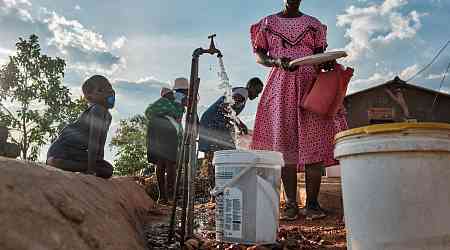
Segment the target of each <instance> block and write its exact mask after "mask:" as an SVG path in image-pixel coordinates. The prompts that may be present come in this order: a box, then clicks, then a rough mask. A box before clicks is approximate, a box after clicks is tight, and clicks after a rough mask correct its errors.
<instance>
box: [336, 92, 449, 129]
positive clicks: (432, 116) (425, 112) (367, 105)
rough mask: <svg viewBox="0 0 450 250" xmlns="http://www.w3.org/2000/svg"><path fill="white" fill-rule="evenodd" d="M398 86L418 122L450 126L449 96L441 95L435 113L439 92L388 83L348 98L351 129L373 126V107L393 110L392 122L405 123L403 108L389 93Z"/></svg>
mask: <svg viewBox="0 0 450 250" xmlns="http://www.w3.org/2000/svg"><path fill="white" fill-rule="evenodd" d="M398 86H401V87H402V92H403V96H404V99H405V101H406V104H407V106H408V108H409V113H410V118H411V119H417V121H419V122H445V123H450V97H449V96H446V95H439V97H438V99H437V102H436V105H435V107H434V109H433V112H431V107H432V104H433V101H434V99H435V97H436V95H435V93H433V92H429V91H426V90H422V89H419V88H415V87H414V86H410V85H405V84H402V85H396V84H391V85H389V84H388V85H383V86H380V87H378V88H374V89H371V90H367V91H363V92H360V93H357V94H354V95H351V96H348V97H346V99H345V101H344V105H345V107H346V108H347V113H348V115H347V119H348V123H349V127H350V128H356V127H361V126H367V125H369V124H370V121H369V115H368V111H369V109H371V108H392V109H393V111H394V116H393V117H392V121H393V122H402V121H404V120H405V119H406V117H405V116H404V115H403V111H402V108H401V107H400V105H398V104H397V103H396V102H395V101H394V100H392V98H391V97H390V96H389V95H388V94H387V93H386V89H387V88H389V89H392V88H396V87H398ZM385 122H389V121H385Z"/></svg>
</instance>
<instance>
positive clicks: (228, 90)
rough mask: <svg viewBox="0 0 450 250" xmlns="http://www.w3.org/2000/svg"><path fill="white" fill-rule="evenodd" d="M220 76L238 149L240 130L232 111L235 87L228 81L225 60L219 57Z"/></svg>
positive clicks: (234, 113)
mask: <svg viewBox="0 0 450 250" xmlns="http://www.w3.org/2000/svg"><path fill="white" fill-rule="evenodd" d="M218 75H219V80H220V84H219V89H223V90H224V96H225V100H224V104H225V110H226V111H227V114H225V116H226V117H228V118H229V120H230V124H229V125H230V126H231V127H232V128H233V129H232V131H231V136H232V138H233V142H234V145H236V147H238V145H239V140H238V131H239V129H238V126H237V124H238V123H237V116H236V112H235V111H234V109H232V106H233V105H234V100H233V86H231V84H230V79H228V75H227V72H226V70H225V66H224V64H223V59H222V57H221V56H219V72H218Z"/></svg>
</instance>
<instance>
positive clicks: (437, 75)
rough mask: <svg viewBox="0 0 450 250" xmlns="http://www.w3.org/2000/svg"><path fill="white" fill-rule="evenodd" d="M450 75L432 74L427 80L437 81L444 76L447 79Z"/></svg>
mask: <svg viewBox="0 0 450 250" xmlns="http://www.w3.org/2000/svg"><path fill="white" fill-rule="evenodd" d="M449 75H450V74H449V73H442V74H430V75H428V76H427V77H426V79H428V80H436V79H439V80H441V79H442V78H443V77H444V76H445V77H446V78H447V77H449Z"/></svg>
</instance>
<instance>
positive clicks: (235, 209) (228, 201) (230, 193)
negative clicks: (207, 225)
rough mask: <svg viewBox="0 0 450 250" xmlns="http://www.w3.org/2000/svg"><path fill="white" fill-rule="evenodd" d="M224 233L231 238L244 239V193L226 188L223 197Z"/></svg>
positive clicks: (237, 189) (236, 189)
mask: <svg viewBox="0 0 450 250" xmlns="http://www.w3.org/2000/svg"><path fill="white" fill-rule="evenodd" d="M223 213H224V222H223V231H224V236H225V237H229V238H238V239H239V238H241V237H242V191H241V190H240V189H239V188H226V189H225V190H224V195H223Z"/></svg>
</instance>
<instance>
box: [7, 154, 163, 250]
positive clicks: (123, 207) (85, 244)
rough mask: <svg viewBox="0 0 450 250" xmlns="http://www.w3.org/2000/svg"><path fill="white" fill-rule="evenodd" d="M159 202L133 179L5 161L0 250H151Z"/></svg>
mask: <svg viewBox="0 0 450 250" xmlns="http://www.w3.org/2000/svg"><path fill="white" fill-rule="evenodd" d="M152 211H154V203H153V201H152V200H151V199H150V198H149V197H148V195H147V194H146V193H145V191H144V190H143V189H142V188H141V186H139V185H138V184H136V183H135V182H134V180H133V179H130V178H112V179H110V180H104V179H101V178H97V177H94V176H90V175H89V176H88V175H82V174H75V173H69V172H62V171H59V170H56V169H53V168H50V167H42V166H37V165H36V164H31V163H25V162H21V161H16V160H11V159H6V158H1V157H0V249H2V250H13V249H14V250H22V249H24V250H28V249H30V250H31V249H33V250H44V249H45V250H50V249H55V250H56V249H58V250H65V249H77V250H79V249H108V250H114V249H117V250H124V249H146V247H145V243H146V242H145V237H144V232H143V227H144V225H145V224H146V223H149V221H150V220H155V218H153V217H151V214H152V213H151V212H152Z"/></svg>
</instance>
